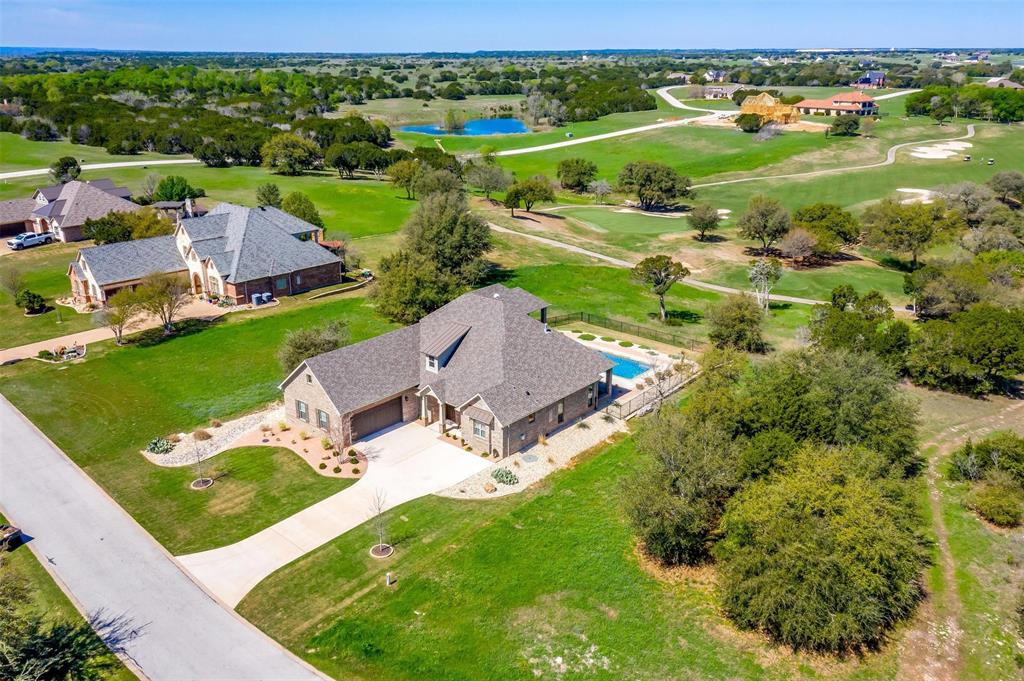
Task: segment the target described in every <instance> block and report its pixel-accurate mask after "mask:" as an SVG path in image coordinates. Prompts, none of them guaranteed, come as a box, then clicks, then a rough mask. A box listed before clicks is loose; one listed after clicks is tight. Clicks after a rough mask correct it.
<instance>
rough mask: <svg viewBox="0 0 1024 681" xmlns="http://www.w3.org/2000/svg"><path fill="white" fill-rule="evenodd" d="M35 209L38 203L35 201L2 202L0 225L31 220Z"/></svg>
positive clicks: (14, 200) (13, 200)
mask: <svg viewBox="0 0 1024 681" xmlns="http://www.w3.org/2000/svg"><path fill="white" fill-rule="evenodd" d="M35 207H36V202H35V201H34V200H33V199H12V200H10V201H0V225H7V224H10V223H12V222H25V221H27V220H31V219H32V211H33V210H35Z"/></svg>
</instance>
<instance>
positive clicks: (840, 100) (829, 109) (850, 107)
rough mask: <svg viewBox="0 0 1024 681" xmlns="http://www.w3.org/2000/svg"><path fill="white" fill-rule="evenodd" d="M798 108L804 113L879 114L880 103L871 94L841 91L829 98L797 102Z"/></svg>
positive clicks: (834, 114)
mask: <svg viewBox="0 0 1024 681" xmlns="http://www.w3.org/2000/svg"><path fill="white" fill-rule="evenodd" d="M794 106H796V110H797V111H799V112H800V113H802V114H809V115H819V116H839V115H840V114H850V113H852V114H857V115H858V116H877V115H878V104H877V103H876V102H875V98H874V97H872V96H871V95H866V94H864V93H863V92H840V93H839V94H835V95H832V97H830V98H829V99H804V100H802V101H800V102H798V103H797V104H795V105H794Z"/></svg>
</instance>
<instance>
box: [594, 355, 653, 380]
mask: <svg viewBox="0 0 1024 681" xmlns="http://www.w3.org/2000/svg"><path fill="white" fill-rule="evenodd" d="M601 354H602V355H604V356H605V357H607V358H608V359H610V360H611V361H612V363H613V364H614V365H615V366H613V367H612V375H614V376H618V377H620V378H629V379H633V378H636V377H637V376H639V375H640V374H642V373H644V372H645V371H649V370H650V368H651V365H649V364H644V363H643V362H638V361H636V360H635V359H627V358H625V357H619V356H618V355H613V354H612V353H610V352H602V353H601Z"/></svg>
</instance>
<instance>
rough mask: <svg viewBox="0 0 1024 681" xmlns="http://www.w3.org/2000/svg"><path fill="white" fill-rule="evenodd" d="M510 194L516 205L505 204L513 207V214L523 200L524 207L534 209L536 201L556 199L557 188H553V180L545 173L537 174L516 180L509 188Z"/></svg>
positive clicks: (528, 209)
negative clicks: (545, 175)
mask: <svg viewBox="0 0 1024 681" xmlns="http://www.w3.org/2000/svg"><path fill="white" fill-rule="evenodd" d="M508 195H512V196H513V197H514V201H515V205H509V204H508V203H506V204H505V207H506V208H510V209H512V214H513V215H515V208H517V207H518V206H519V202H520V201H521V202H522V204H523V207H524V208H526V210H527V211H531V210H533V205H534V204H535V203H540V202H542V201H554V200H555V190H554V189H552V188H551V182H550V181H549V180H548V178H546V177H544V176H543V175H537V176H535V177H531V178H529V179H526V180H520V181H516V182H515V183H514V184H513V185H512V186H511V187H510V188H509V190H508V194H507V195H506V199H507V198H508Z"/></svg>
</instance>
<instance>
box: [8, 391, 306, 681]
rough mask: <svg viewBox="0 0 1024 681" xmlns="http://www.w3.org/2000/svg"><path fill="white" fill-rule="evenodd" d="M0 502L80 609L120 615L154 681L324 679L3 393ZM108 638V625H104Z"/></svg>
mask: <svg viewBox="0 0 1024 681" xmlns="http://www.w3.org/2000/svg"><path fill="white" fill-rule="evenodd" d="M0 507H2V509H3V513H4V515H6V516H7V517H8V518H9V519H10V522H12V523H13V524H14V525H16V526H18V527H20V528H21V529H22V530H23V531H24V532H25V534H26V535H29V536H30V537H32V539H31V541H29V542H28V544H27V545H26V546H25V547H22V548H20V549H18V550H20V551H25V550H31V551H32V553H33V554H35V556H36V558H38V559H39V562H40V563H41V564H42V565H43V567H44V568H46V570H47V571H48V572H49V573H50V575H51V576H52V577H53V578H54V580H55V581H56V582H57V583H58V585H60V586H61V588H62V589H63V590H64V591H65V592H66V593H67V594H68V595H69V596H70V597H71V599H72V601H73V602H74V603H75V605H76V607H78V609H79V610H80V611H82V613H83V614H84V615H86V617H87V618H91V619H90V621H92V622H93V623H94V626H95V625H96V624H95V623H96V620H97V619H106V618H111V617H119V616H123V617H124V618H125V619H126V620H127V628H128V630H127V631H122V632H120V636H119V644H118V645H117V647H120V648H121V649H122V654H123V657H124V658H125V661H126V664H128V665H129V667H132V668H134V669H135V670H136V671H137V673H138V672H141V674H142V675H144V678H148V679H152V680H153V681H177V680H178V679H212V678H216V679H224V680H227V679H231V680H238V681H243V680H247V679H275V680H276V679H289V680H290V679H295V680H302V681H313V680H314V679H322V678H325V677H323V676H321V675H320V674H319V673H318V672H316V671H315V670H314V669H313V668H312V667H310V666H309V665H307V664H306V663H305V662H303V661H301V660H299V659H298V658H296V657H295V656H293V655H292V654H291V653H289V652H288V651H287V650H285V649H284V648H283V647H282V646H281V645H279V644H278V643H277V642H275V641H273V640H272V639H270V638H269V637H268V636H266V635H265V634H263V633H262V632H261V631H259V630H258V629H256V627H254V626H252V625H251V624H249V623H248V622H246V621H245V620H244V619H242V618H241V617H239V616H238V615H236V614H235V613H233V612H231V611H230V610H229V609H228V608H225V607H224V606H223V604H221V603H219V602H217V600H215V599H214V598H213V597H212V596H211V595H210V594H209V593H207V592H205V591H204V590H203V589H202V588H201V587H200V586H199V585H198V584H197V583H196V582H195V581H193V580H192V579H190V578H189V577H188V575H187V574H186V573H185V572H184V571H183V570H182V569H181V566H180V565H179V564H178V563H177V562H176V561H175V560H174V558H172V557H171V556H170V555H169V554H168V553H167V552H166V551H165V550H164V549H163V548H162V547H161V546H160V545H159V544H158V543H157V542H156V541H155V540H154V539H153V538H152V537H151V536H150V535H149V534H148V533H147V532H146V531H145V530H144V529H142V527H140V526H139V525H138V523H136V522H135V520H133V519H132V518H131V517H130V516H129V515H128V514H127V513H125V512H124V510H123V509H122V508H121V507H120V506H118V505H117V503H116V502H115V501H114V500H113V499H111V498H110V497H109V496H108V495H107V494H106V493H105V492H104V491H103V490H102V489H100V487H99V486H98V485H97V484H96V483H95V482H93V481H92V479H90V478H89V476H87V475H86V474H85V473H84V472H83V471H82V470H81V469H80V468H79V467H78V466H76V465H75V464H74V463H73V462H72V461H71V460H70V459H69V458H68V457H67V456H66V455H65V454H64V452H62V451H61V450H59V449H58V448H57V447H56V446H55V445H54V444H53V443H52V442H50V441H49V440H48V439H47V438H46V436H45V435H43V434H42V433H41V432H39V430H38V429H36V427H35V426H34V425H32V423H30V422H29V421H28V419H26V418H25V417H24V416H23V415H22V414H21V413H20V412H19V411H18V410H17V409H16V408H15V407H14V406H13V405H12V404H11V403H10V402H8V401H7V400H6V399H5V398H3V397H0ZM98 628H99V633H100V635H101V636H106V640H108V641H110V636H111V632H110V631H109V630H108V629H107V628H105V627H103V626H99V627H98Z"/></svg>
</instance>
